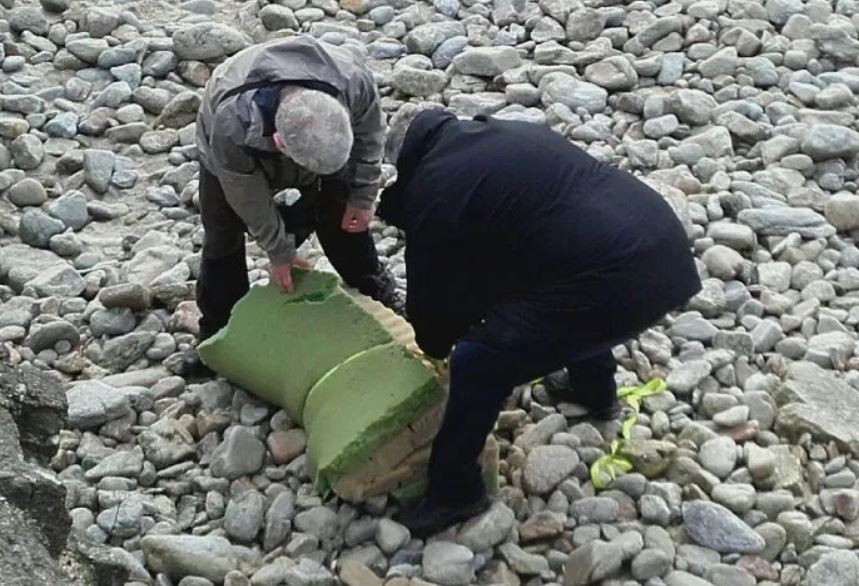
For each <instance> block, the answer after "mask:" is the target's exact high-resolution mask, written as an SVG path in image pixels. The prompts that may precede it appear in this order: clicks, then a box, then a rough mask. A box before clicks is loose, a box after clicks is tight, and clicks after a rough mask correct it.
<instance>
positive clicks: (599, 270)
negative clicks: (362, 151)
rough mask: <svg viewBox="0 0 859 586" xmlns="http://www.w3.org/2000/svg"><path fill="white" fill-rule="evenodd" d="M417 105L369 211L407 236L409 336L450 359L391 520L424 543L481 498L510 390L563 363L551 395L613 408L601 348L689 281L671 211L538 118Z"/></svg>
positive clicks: (689, 288) (689, 289)
mask: <svg viewBox="0 0 859 586" xmlns="http://www.w3.org/2000/svg"><path fill="white" fill-rule="evenodd" d="M418 110H419V109H418V108H417V107H416V106H414V105H413V104H409V105H406V106H404V107H403V108H401V110H400V111H399V112H398V114H397V115H395V117H394V118H395V119H394V120H392V125H391V130H390V132H389V139H388V158H389V160H391V161H395V162H396V167H397V180H396V182H395V183H394V184H393V185H392V186H390V187H389V188H387V189H386V190H385V191H384V192H383V194H382V197H381V202H380V205H379V208H378V215H379V217H381V218H382V219H383V220H385V221H386V222H388V223H389V224H392V225H394V226H397V227H398V228H400V229H401V230H403V231H404V232H405V236H406V251H405V260H406V276H407V281H408V293H407V298H406V313H407V315H408V318H409V321H410V322H411V323H412V325H413V327H414V330H415V334H416V339H417V343H418V345H419V346H420V348H421V350H422V351H423V352H424V353H425V354H427V355H428V356H430V357H433V358H436V359H443V358H446V357H448V356H449V368H450V396H449V399H448V403H447V407H446V410H445V414H444V420H443V422H442V425H441V429H440V430H439V432H438V434H437V436H436V438H435V440H434V442H433V446H432V455H431V458H430V464H429V481H428V488H427V491H426V494H425V496H424V498H423V500H422V501H421V502H420V503H418V504H417V505H416V506H415V507H413V508H410V509H406V510H403V511H401V512H400V514H399V516H398V520H399V521H400V522H401V523H403V524H404V525H406V526H407V527H409V529H410V530H411V531H412V534H413V535H415V536H417V537H423V536H427V535H430V534H433V533H435V532H437V531H439V530H441V529H444V528H446V527H448V526H450V525H453V524H455V523H457V522H460V521H462V520H465V519H467V518H468V517H470V516H473V515H475V514H478V513H480V512H482V511H483V510H485V509H486V508H487V507H488V506H489V501H488V498H487V496H486V490H485V488H484V485H483V482H482V479H481V472H480V468H479V465H478V458H479V455H480V453H481V451H482V449H483V447H484V444H485V441H486V438H487V436H488V434H489V433H490V432H491V430H492V428H493V426H494V424H495V421H496V419H497V417H498V414H499V412H500V410H501V408H502V404H503V402H504V401H505V399H506V398H507V397H508V396H509V395H510V394H511V393H512V390H513V388H514V386H516V385H520V384H523V383H526V382H528V381H531V380H534V379H535V378H538V377H540V376H543V375H545V374H547V373H550V372H553V371H557V370H559V369H561V368H566V371H567V373H568V374H569V384H570V386H569V388H566V389H554V391H555V393H556V394H560V395H566V400H569V401H571V402H576V403H579V404H582V405H584V406H585V407H587V408H588V409H589V410H590V412H591V415H593V416H594V417H597V418H603V419H610V418H613V417H616V416H617V414H618V413H619V408H618V405H617V397H616V387H615V379H614V375H615V371H616V368H617V364H616V362H615V359H614V356H613V355H612V347H614V346H616V345H618V344H621V343H623V342H625V341H627V340H628V339H630V338H632V337H634V336H636V335H637V334H639V333H640V332H642V331H643V330H645V329H646V328H648V327H649V326H651V325H652V324H654V323H655V322H657V321H658V320H659V319H660V318H661V317H662V316H663V315H664V314H665V313H666V312H668V311H670V310H672V309H675V308H677V307H679V306H681V305H683V304H684V303H685V302H686V301H688V300H689V298H690V297H692V296H694V295H695V294H696V293H697V292H698V291H699V290H700V288H701V282H700V279H699V276H698V273H697V270H696V266H695V263H694V259H693V256H692V254H691V251H690V247H689V241H688V237H687V235H686V233H685V230H684V228H683V226H682V225H681V223H680V222H679V220H678V219H677V217H676V216H675V214H674V212H673V210H672V209H671V207H670V206H669V205H668V203H666V201H665V200H664V199H663V198H662V196H660V195H659V194H658V193H656V192H655V191H653V190H652V189H650V188H649V187H647V186H646V185H644V184H643V183H641V182H640V181H638V180H637V179H635V178H634V177H633V176H632V175H630V174H629V173H626V172H624V171H621V170H619V169H616V168H614V167H612V166H610V165H608V164H605V163H602V162H600V161H598V160H596V159H594V158H593V157H591V156H589V155H588V154H586V153H585V152H584V151H582V150H581V149H579V148H577V147H575V146H574V145H572V144H570V143H569V142H568V141H567V140H566V139H565V138H564V137H563V136H561V135H560V134H558V133H555V132H553V131H552V130H550V129H548V128H546V127H543V126H539V125H536V124H531V123H526V122H514V121H503V120H496V119H492V118H486V117H482V116H478V117H475V118H474V119H473V120H461V119H458V118H457V117H456V116H454V115H453V114H451V113H449V112H447V111H445V110H442V109H428V110H423V111H419V112H418ZM415 114H416V115H415ZM451 349H453V350H452V352H451Z"/></svg>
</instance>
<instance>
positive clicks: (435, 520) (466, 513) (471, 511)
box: [394, 495, 491, 539]
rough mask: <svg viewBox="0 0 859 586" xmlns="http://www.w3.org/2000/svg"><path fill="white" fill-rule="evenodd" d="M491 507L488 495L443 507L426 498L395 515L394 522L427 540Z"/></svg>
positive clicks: (417, 536) (413, 534) (414, 535)
mask: <svg viewBox="0 0 859 586" xmlns="http://www.w3.org/2000/svg"><path fill="white" fill-rule="evenodd" d="M490 505H491V503H490V502H489V499H488V498H487V497H486V495H483V496H482V497H480V498H479V499H478V500H477V501H475V502H472V503H468V504H463V505H442V504H438V503H433V502H432V501H430V500H428V499H426V498H424V499H422V500H421V501H419V502H418V503H417V504H416V505H414V506H412V507H409V508H406V509H403V510H401V511H400V512H399V513H397V514H396V515H394V521H396V522H397V523H399V524H401V525H404V526H405V527H407V528H408V530H409V531H411V533H412V537H416V538H418V539H426V538H427V537H430V536H432V535H435V534H436V533H439V532H441V531H444V530H445V529H447V528H448V527H452V526H453V525H456V524H457V523H462V522H463V521H467V520H468V519H470V518H472V517H474V516H476V515H479V514H480V513H483V512H484V511H486V510H487V509H488V508H489V506H490Z"/></svg>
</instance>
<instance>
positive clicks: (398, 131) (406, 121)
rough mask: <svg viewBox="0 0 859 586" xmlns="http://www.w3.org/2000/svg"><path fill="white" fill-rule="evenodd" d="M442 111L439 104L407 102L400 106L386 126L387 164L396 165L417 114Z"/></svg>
mask: <svg viewBox="0 0 859 586" xmlns="http://www.w3.org/2000/svg"><path fill="white" fill-rule="evenodd" d="M436 108H437V109H442V108H443V106H442V105H441V104H437V103H435V102H420V103H418V104H416V103H414V102H407V103H405V104H403V105H402V106H400V109H399V110H397V111H396V112H395V113H394V115H393V116H391V120H390V123H389V124H388V138H387V140H386V141H385V158H386V159H387V160H388V162H389V163H391V164H393V165H396V164H397V159H398V158H399V156H400V151H401V150H402V148H403V142H405V140H406V133H407V132H408V131H409V126H411V125H412V122H414V120H415V118H417V116H418V114H420V113H421V112H423V111H424V110H432V109H436Z"/></svg>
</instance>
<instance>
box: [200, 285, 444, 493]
mask: <svg viewBox="0 0 859 586" xmlns="http://www.w3.org/2000/svg"><path fill="white" fill-rule="evenodd" d="M294 282H295V290H294V291H293V293H291V294H284V293H282V292H281V291H280V290H279V289H277V288H275V286H273V285H269V286H266V287H253V288H251V290H250V291H249V292H248V293H247V295H245V296H244V297H243V298H242V299H241V300H240V301H239V302H238V303H237V304H236V306H235V308H234V309H233V312H232V315H231V316H230V320H229V323H228V324H227V326H226V327H224V328H223V329H221V330H220V331H219V332H218V333H217V334H216V335H215V336H213V337H211V338H209V339H208V340H206V341H205V342H203V343H202V344H200V346H199V347H198V352H199V354H200V357H201V359H202V360H203V362H204V363H205V364H206V365H207V366H209V367H210V368H212V369H213V370H214V371H215V372H217V373H219V374H220V375H222V376H224V377H226V378H228V379H230V380H231V381H233V382H235V383H237V384H239V385H240V386H242V387H243V388H245V389H247V390H248V391H251V392H253V393H254V394H256V395H258V396H259V397H261V398H263V399H265V400H267V401H269V402H270V403H273V404H275V405H279V406H281V407H283V408H284V409H286V411H287V412H288V413H289V415H290V418H291V419H293V420H294V421H295V422H297V423H299V424H301V425H303V426H304V427H305V429H306V431H307V436H308V444H307V457H308V464H309V468H310V472H311V475H312V477H313V479H314V484H315V486H316V487H317V489H318V490H320V491H325V490H328V489H331V488H333V487H334V485H335V483H336V482H337V480H338V479H340V478H342V477H344V476H345V475H348V474H350V473H351V472H354V471H356V470H357V469H358V468H360V467H361V466H362V464H364V463H365V462H367V461H368V459H369V458H370V456H371V454H373V453H374V451H375V450H376V449H377V448H379V447H380V446H381V445H382V444H383V443H384V442H385V441H386V440H390V439H391V438H393V437H394V436H396V434H398V433H400V432H401V431H402V430H403V429H405V428H406V427H407V426H409V425H410V424H411V423H413V422H414V421H415V420H416V419H417V418H418V417H419V416H420V415H421V414H422V413H425V412H426V411H427V409H429V408H431V407H433V406H435V405H438V404H439V403H440V402H441V401H443V399H444V391H443V389H442V386H441V385H440V383H439V381H438V379H437V378H436V376H435V374H434V373H433V371H432V370H431V369H430V368H429V367H428V366H427V365H426V364H425V363H424V362H423V361H421V360H420V359H419V358H418V357H416V356H415V355H414V354H413V353H412V352H411V351H410V350H408V349H407V348H406V347H405V346H403V345H402V344H400V343H399V342H396V341H394V339H393V337H392V334H391V333H390V332H389V331H388V329H386V328H385V327H384V326H383V325H382V324H381V323H380V322H379V321H378V320H377V319H376V317H374V316H373V315H371V314H370V313H368V312H367V311H365V309H364V308H363V307H361V306H360V305H359V304H358V303H356V301H355V300H354V298H353V297H352V296H351V295H350V294H349V293H347V292H346V291H344V290H343V289H341V288H340V287H339V286H338V285H337V279H336V277H334V276H333V275H329V274H325V273H319V272H314V271H296V272H295V273H294Z"/></svg>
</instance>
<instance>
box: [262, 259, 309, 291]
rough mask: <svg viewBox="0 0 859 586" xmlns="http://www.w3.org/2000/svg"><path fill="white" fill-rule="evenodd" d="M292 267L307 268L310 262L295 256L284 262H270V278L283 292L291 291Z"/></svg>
mask: <svg viewBox="0 0 859 586" xmlns="http://www.w3.org/2000/svg"><path fill="white" fill-rule="evenodd" d="M293 267H299V268H302V269H309V268H310V263H308V262H307V261H306V260H304V259H303V258H298V257H295V258H293V259H292V261H291V262H288V263H284V264H272V265H271V269H270V270H271V278H272V280H273V281H274V282H275V283H277V284H278V286H279V287H280V289H281V291H283V292H284V293H292V290H293V286H292V269H293Z"/></svg>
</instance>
